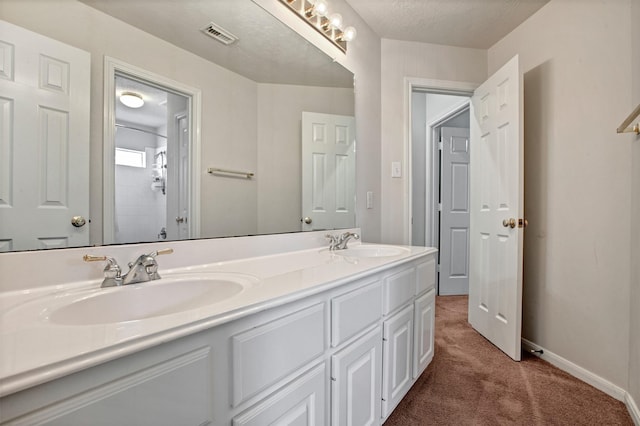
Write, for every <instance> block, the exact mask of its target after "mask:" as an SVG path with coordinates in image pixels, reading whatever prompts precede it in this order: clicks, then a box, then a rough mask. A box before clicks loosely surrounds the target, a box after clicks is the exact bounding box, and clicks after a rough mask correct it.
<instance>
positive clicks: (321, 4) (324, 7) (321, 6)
mask: <svg viewBox="0 0 640 426" xmlns="http://www.w3.org/2000/svg"><path fill="white" fill-rule="evenodd" d="M313 10H314V12H315V13H316V15H318V16H325V15H326V14H327V13H328V12H329V5H328V4H327V2H326V1H325V0H316V1H315V4H314V5H313Z"/></svg>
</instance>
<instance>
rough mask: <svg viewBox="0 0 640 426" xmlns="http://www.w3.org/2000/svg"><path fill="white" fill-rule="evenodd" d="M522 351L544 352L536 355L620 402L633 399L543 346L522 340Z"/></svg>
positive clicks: (606, 381)
mask: <svg viewBox="0 0 640 426" xmlns="http://www.w3.org/2000/svg"><path fill="white" fill-rule="evenodd" d="M522 349H524V350H525V351H527V352H531V351H532V350H533V351H540V350H542V354H540V355H538V354H536V356H538V357H539V358H541V359H543V360H545V361H547V362H548V363H549V364H551V365H554V366H556V367H558V368H559V369H560V370H562V371H564V372H567V373H569V374H571V375H572V376H574V377H575V378H577V379H580V380H582V381H583V382H585V383H587V384H589V385H591V386H593V387H594V388H596V389H598V390H601V391H602V392H604V393H606V394H607V395H609V396H611V397H613V398H615V399H617V400H618V401H623V402H626V401H627V398H629V399H630V398H631V396H629V397H627V395H628V393H627V391H626V390H624V389H622V388H621V387H620V386H618V385H615V384H613V383H611V382H610V381H608V380H606V379H604V378H602V377H600V376H598V375H597V374H594V373H592V372H591V371H589V370H587V369H585V368H583V367H580V366H579V365H577V364H574V363H573V362H571V361H569V360H568V359H566V358H563V357H561V356H560V355H557V354H555V353H553V352H551V351H550V350H548V349H546V348H543V347H542V346H540V345H537V344H535V343H533V342H531V341H529V340H527V339H524V338H523V339H522ZM627 407H628V405H627Z"/></svg>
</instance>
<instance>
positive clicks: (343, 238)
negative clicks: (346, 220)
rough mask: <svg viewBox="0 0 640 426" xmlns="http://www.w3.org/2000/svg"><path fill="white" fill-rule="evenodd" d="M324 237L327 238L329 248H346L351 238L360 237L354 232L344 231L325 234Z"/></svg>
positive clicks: (356, 238) (357, 238)
mask: <svg viewBox="0 0 640 426" xmlns="http://www.w3.org/2000/svg"><path fill="white" fill-rule="evenodd" d="M325 237H326V238H327V239H328V240H329V250H331V251H333V250H345V249H346V248H347V243H348V242H349V240H350V239H351V238H353V239H355V240H359V239H360V235H358V234H356V233H355V232H345V233H344V234H340V235H333V234H327V235H325Z"/></svg>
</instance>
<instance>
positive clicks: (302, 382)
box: [233, 363, 327, 426]
mask: <svg viewBox="0 0 640 426" xmlns="http://www.w3.org/2000/svg"><path fill="white" fill-rule="evenodd" d="M326 383H327V375H326V368H325V363H322V364H320V365H318V366H317V367H315V368H313V369H312V370H311V371H308V372H307V373H305V374H303V375H302V376H301V377H299V378H298V379H296V380H294V381H293V382H292V383H290V384H288V385H286V386H285V387H284V388H282V389H281V390H280V391H278V392H276V393H275V394H273V395H272V396H270V397H269V398H267V399H266V400H264V401H263V402H261V403H259V404H256V405H255V406H254V407H252V408H250V409H249V410H247V411H245V412H244V413H243V414H241V415H239V416H238V417H236V418H234V419H233V426H263V425H272V424H277V425H308V426H311V425H316V426H320V425H324V424H326V423H327V422H325V415H326V410H325V409H324V407H326V402H325V395H326V393H327V392H326V391H325V389H326Z"/></svg>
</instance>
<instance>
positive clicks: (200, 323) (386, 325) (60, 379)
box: [0, 245, 436, 426]
mask: <svg viewBox="0 0 640 426" xmlns="http://www.w3.org/2000/svg"><path fill="white" fill-rule="evenodd" d="M359 247H360V248H361V249H362V248H366V247H368V249H367V250H368V251H367V250H364V251H363V250H361V251H360V252H358V251H357V249H358V248H359ZM349 250H354V251H353V253H356V255H355V256H351V255H349ZM376 250H377V251H376ZM384 250H387V252H385V251H384ZM389 250H391V251H389ZM393 250H397V251H393ZM243 262H245V263H243ZM159 263H162V262H160V261H159ZM283 265H288V266H283ZM435 266H436V260H435V250H434V249H429V248H419V247H401V246H377V245H354V246H353V249H351V248H350V249H347V250H346V251H344V253H335V252H328V251H327V250H318V249H311V250H301V251H298V252H289V253H280V254H277V255H270V256H264V257H257V258H254V259H246V260H242V261H233V262H226V263H225V262H222V263H218V264H214V265H204V266H202V267H199V268H191V269H190V270H189V273H192V274H194V276H197V275H198V274H200V273H221V271H222V272H224V271H227V272H228V271H231V270H236V271H238V270H242V271H249V272H247V273H248V274H254V275H255V276H256V277H258V278H259V279H260V280H259V281H258V282H257V284H255V286H254V287H253V288H250V289H247V290H245V291H244V292H241V293H244V295H242V294H241V295H239V296H234V297H236V299H242V298H243V297H245V298H247V299H246V301H242V300H236V302H233V303H236V304H235V305H233V303H231V299H230V302H228V303H227V304H226V305H225V303H221V305H223V306H222V307H220V308H219V309H218V311H216V312H215V313H213V314H207V315H208V316H207V315H203V314H202V312H203V311H202V310H198V309H195V310H193V312H196V313H197V315H196V313H192V314H191V315H192V317H191V318H189V319H187V320H185V319H184V318H186V317H184V316H181V317H180V318H181V320H180V321H181V323H180V324H173V325H171V324H170V323H168V322H167V321H168V320H167V319H166V318H165V319H163V321H164V325H163V326H162V328H158V327H156V328H155V329H154V328H144V325H140V324H143V323H145V321H154V319H153V318H152V319H150V320H141V321H130V322H125V323H122V325H121V326H120V327H118V325H117V324H115V325H114V324H111V325H104V324H94V325H91V326H88V325H85V326H75V327H76V331H77V334H79V335H80V336H85V337H84V338H89V339H94V341H96V342H105V341H108V342H110V343H109V344H108V345H104V347H102V348H100V345H101V344H102V343H98V344H97V346H95V347H94V348H92V349H87V350H86V352H87V355H86V356H84V355H82V354H78V355H77V356H75V357H74V356H70V357H68V358H67V359H61V360H58V361H56V362H52V363H51V365H49V366H48V367H47V368H49V370H46V369H44V370H43V369H40V370H41V371H40V373H38V375H39V376H40V378H39V379H38V381H39V382H40V383H39V384H38V383H35V382H34V383H35V384H33V385H28V386H27V385H20V383H19V382H20V380H22V378H21V377H22V376H24V377H26V379H24V380H29V372H28V371H26V372H25V373H21V374H22V376H21V375H20V374H19V375H17V376H16V377H17V378H16V379H15V380H13V381H9V382H8V383H9V387H11V388H12V389H16V390H15V391H12V392H7V391H6V388H5V390H4V396H3V398H2V399H1V400H0V420H2V423H3V424H5V423H6V424H24V425H33V424H47V425H65V426H68V425H206V424H211V425H234V426H264V425H378V424H382V423H383V422H384V421H385V419H386V418H387V417H388V416H389V414H390V413H391V412H392V411H393V409H394V408H395V407H396V406H397V404H398V403H399V402H400V401H401V399H402V398H403V397H404V395H405V394H406V393H407V391H408V390H409V389H410V387H411V386H412V385H413V383H414V382H415V381H416V379H417V378H418V377H419V376H420V374H421V373H422V372H423V371H424V370H425V368H426V367H427V365H428V364H429V362H430V361H431V359H432V357H433V342H434V336H433V332H434V311H435V274H436V267H435ZM161 267H162V266H161ZM234 268H235V269H234ZM278 268H280V269H281V270H280V271H278ZM166 276H167V277H169V276H171V273H169V274H167V275H166ZM158 282H160V281H158ZM270 286H271V288H270ZM116 290H123V289H120V288H118V289H116ZM124 290H126V289H124ZM252 292H253V293H254V294H255V293H256V292H257V293H260V294H259V295H257V296H256V295H254V296H252V295H251V294H252ZM210 312H213V311H210ZM183 314H184V313H183ZM165 317H171V315H168V316H165ZM156 320H157V321H160V320H159V319H156ZM136 324H137V325H136ZM39 327H41V328H42V327H45V328H46V327H52V328H55V327H58V328H62V329H64V330H63V331H61V330H57V331H55V333H60V334H59V336H65V335H66V336H68V338H69V339H70V340H71V341H73V339H74V337H73V335H74V333H75V332H74V326H68V325H67V326H54V325H51V324H49V325H46V324H45V325H40V326H39ZM132 327H133V328H134V330H132V329H131V328H132ZM135 327H139V329H137V330H136V329H135ZM83 328H92V330H91V333H89V334H87V333H85V332H84V331H82V329H83ZM55 333H54V334H55ZM64 333H68V334H64ZM118 333H121V336H118ZM15 336H18V334H15ZM123 336H126V337H123ZM30 337H31V336H29V338H30ZM58 343H59V345H65V344H66V343H65V340H64V338H63V339H62V340H61V341H59V342H58ZM74 344H75V343H73V342H70V343H69V345H70V346H73V345H74ZM88 345H89V346H90V345H91V344H88ZM19 346H21V344H20V343H18V342H14V343H13V346H12V347H14V349H15V352H16V353H17V352H19V351H20V350H23V348H19ZM33 350H35V348H34V349H33ZM101 354H104V357H103V358H100V357H101ZM123 354H124V355H123ZM10 359H11V355H3V362H7V360H10ZM100 359H104V361H100V362H99V361H98V360H100ZM74 362H75V363H76V364H77V365H76V366H75V367H74V368H73V369H69V366H70V365H73V363H74ZM83 363H84V364H83ZM58 367H59V368H61V369H63V370H64V369H65V368H66V369H67V370H65V371H69V373H68V374H66V373H65V374H62V373H55V372H56V369H57V368H58ZM35 370H38V369H37V368H36V369H35ZM35 370H34V371H35ZM73 370H75V371H73ZM43 371H52V372H53V374H54V375H55V376H54V377H56V378H55V379H54V380H49V379H46V378H45V379H42V378H41V376H42V374H45V375H46V373H42V372H43ZM0 383H1V382H0ZM20 388H22V389H20Z"/></svg>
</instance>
